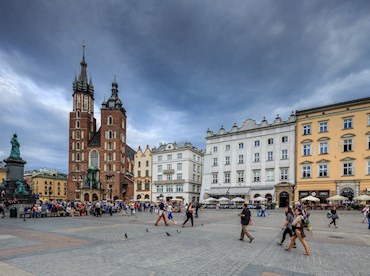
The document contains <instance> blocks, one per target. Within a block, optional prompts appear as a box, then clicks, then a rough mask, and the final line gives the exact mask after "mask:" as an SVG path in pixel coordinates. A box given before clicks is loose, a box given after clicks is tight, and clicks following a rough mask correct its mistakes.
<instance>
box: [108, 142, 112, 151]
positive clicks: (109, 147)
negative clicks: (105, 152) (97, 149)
mask: <svg viewBox="0 0 370 276" xmlns="http://www.w3.org/2000/svg"><path fill="white" fill-rule="evenodd" d="M108 149H109V150H111V149H112V143H111V142H109V143H108Z"/></svg>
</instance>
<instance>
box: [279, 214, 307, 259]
mask: <svg viewBox="0 0 370 276" xmlns="http://www.w3.org/2000/svg"><path fill="white" fill-rule="evenodd" d="M295 214H296V216H297V217H296V218H295V219H294V221H293V223H292V228H293V234H294V235H293V237H292V239H291V240H290V244H289V245H288V247H287V248H285V250H286V251H290V249H292V247H293V246H294V244H295V240H296V239H297V238H298V239H299V241H300V242H301V243H302V245H303V247H304V249H305V252H304V253H303V255H310V249H309V248H308V245H307V242H306V241H305V239H304V238H305V234H304V232H303V223H304V217H303V216H302V210H301V209H296V210H295Z"/></svg>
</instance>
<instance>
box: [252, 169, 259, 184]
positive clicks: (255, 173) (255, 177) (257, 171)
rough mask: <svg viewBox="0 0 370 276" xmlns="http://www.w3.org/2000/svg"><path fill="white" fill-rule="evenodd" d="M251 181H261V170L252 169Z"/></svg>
mask: <svg viewBox="0 0 370 276" xmlns="http://www.w3.org/2000/svg"><path fill="white" fill-rule="evenodd" d="M253 181H254V182H260V181H261V171H260V170H254V171H253Z"/></svg>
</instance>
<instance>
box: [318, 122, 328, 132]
mask: <svg viewBox="0 0 370 276" xmlns="http://www.w3.org/2000/svg"><path fill="white" fill-rule="evenodd" d="M327 131H328V122H321V123H319V132H327Z"/></svg>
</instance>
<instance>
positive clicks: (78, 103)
mask: <svg viewBox="0 0 370 276" xmlns="http://www.w3.org/2000/svg"><path fill="white" fill-rule="evenodd" d="M77 108H81V96H80V95H77Z"/></svg>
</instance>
